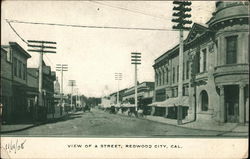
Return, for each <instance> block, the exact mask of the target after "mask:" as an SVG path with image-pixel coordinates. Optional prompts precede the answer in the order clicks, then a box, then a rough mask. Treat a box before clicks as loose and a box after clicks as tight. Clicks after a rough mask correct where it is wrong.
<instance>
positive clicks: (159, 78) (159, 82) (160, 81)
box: [158, 72, 161, 86]
mask: <svg viewBox="0 0 250 159" xmlns="http://www.w3.org/2000/svg"><path fill="white" fill-rule="evenodd" d="M158 78H159V86H160V85H161V72H159V77H158Z"/></svg>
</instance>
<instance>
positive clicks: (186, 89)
mask: <svg viewBox="0 0 250 159" xmlns="http://www.w3.org/2000/svg"><path fill="white" fill-rule="evenodd" d="M182 92H183V94H182V95H183V96H188V95H189V93H188V86H184V87H183V88H182Z"/></svg>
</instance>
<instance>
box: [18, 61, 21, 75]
mask: <svg viewBox="0 0 250 159" xmlns="http://www.w3.org/2000/svg"><path fill="white" fill-rule="evenodd" d="M18 77H19V78H22V63H21V61H18Z"/></svg>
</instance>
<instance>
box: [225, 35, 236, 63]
mask: <svg viewBox="0 0 250 159" xmlns="http://www.w3.org/2000/svg"><path fill="white" fill-rule="evenodd" d="M226 44H227V46H226V64H234V63H237V36H230V37H227V38H226Z"/></svg>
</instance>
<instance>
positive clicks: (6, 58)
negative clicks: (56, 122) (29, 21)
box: [1, 42, 31, 122]
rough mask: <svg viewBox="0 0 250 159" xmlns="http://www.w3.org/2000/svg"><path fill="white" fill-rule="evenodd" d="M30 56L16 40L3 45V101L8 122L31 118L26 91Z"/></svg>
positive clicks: (4, 114)
mask: <svg viewBox="0 0 250 159" xmlns="http://www.w3.org/2000/svg"><path fill="white" fill-rule="evenodd" d="M30 57H31V56H30V55H29V54H28V53H27V52H26V51H25V50H24V49H23V48H22V47H21V46H20V45H19V44H18V43H16V42H9V44H8V45H2V46H1V87H2V88H1V91H2V92H1V96H2V97H1V98H2V99H1V100H2V101H1V102H3V116H4V120H5V121H7V122H9V121H10V122H11V121H14V122H20V121H25V120H29V115H28V114H29V109H28V107H27V100H26V99H27V94H26V92H27V59H28V58H30ZM4 104H5V105H4Z"/></svg>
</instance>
